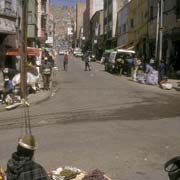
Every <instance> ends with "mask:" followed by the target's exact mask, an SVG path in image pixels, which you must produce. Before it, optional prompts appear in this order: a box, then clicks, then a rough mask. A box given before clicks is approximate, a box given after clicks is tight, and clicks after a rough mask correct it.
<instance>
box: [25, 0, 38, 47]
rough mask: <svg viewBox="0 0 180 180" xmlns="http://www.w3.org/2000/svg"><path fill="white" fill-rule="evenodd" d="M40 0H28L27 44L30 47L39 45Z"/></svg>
mask: <svg viewBox="0 0 180 180" xmlns="http://www.w3.org/2000/svg"><path fill="white" fill-rule="evenodd" d="M37 7H38V1H37V0H29V1H28V31H27V44H28V46H29V47H37V46H38V38H37V37H38V26H37V25H38V23H37V22H38V19H37V17H38V9H37Z"/></svg>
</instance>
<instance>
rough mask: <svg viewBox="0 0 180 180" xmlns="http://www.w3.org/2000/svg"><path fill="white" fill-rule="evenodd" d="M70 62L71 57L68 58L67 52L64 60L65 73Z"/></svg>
mask: <svg viewBox="0 0 180 180" xmlns="http://www.w3.org/2000/svg"><path fill="white" fill-rule="evenodd" d="M68 60H69V57H68V53H67V52H66V53H65V55H64V60H63V65H64V71H67V69H68Z"/></svg>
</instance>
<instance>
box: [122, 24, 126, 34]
mask: <svg viewBox="0 0 180 180" xmlns="http://www.w3.org/2000/svg"><path fill="white" fill-rule="evenodd" d="M125 32H126V24H123V33H125Z"/></svg>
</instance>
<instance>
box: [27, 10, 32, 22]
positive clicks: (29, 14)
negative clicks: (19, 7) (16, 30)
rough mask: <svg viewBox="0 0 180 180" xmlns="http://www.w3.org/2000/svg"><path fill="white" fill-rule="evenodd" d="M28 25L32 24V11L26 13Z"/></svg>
mask: <svg viewBox="0 0 180 180" xmlns="http://www.w3.org/2000/svg"><path fill="white" fill-rule="evenodd" d="M28 24H32V11H29V12H28Z"/></svg>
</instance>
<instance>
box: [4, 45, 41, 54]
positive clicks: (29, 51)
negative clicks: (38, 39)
mask: <svg viewBox="0 0 180 180" xmlns="http://www.w3.org/2000/svg"><path fill="white" fill-rule="evenodd" d="M41 53H42V49H41V48H31V47H27V55H28V56H40V55H41ZM20 55H21V49H20V48H16V49H8V50H7V52H6V56H20Z"/></svg>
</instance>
